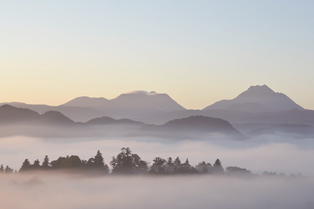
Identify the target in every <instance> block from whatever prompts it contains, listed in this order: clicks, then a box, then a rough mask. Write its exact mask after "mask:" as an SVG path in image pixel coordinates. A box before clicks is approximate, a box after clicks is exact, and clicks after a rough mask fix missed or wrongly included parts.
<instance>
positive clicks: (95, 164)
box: [87, 150, 109, 174]
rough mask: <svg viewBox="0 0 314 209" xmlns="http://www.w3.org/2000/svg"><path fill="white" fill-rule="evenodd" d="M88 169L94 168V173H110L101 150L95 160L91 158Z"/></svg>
mask: <svg viewBox="0 0 314 209" xmlns="http://www.w3.org/2000/svg"><path fill="white" fill-rule="evenodd" d="M87 167H89V168H92V170H93V171H97V172H98V173H102V174H108V173H109V167H108V165H106V164H105V162H104V158H103V156H102V154H101V152H100V151H99V150H98V151H97V153H96V155H95V157H94V158H90V159H89V160H88V161H87Z"/></svg>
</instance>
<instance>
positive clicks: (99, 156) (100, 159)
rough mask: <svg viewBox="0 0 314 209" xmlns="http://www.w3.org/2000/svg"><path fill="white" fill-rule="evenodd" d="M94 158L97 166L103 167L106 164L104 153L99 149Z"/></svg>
mask: <svg viewBox="0 0 314 209" xmlns="http://www.w3.org/2000/svg"><path fill="white" fill-rule="evenodd" d="M94 159H95V160H94V164H95V165H96V166H99V167H102V166H104V165H105V163H104V158H103V157H102V154H101V153H100V151H99V150H98V151H97V154H96V155H95V157H94Z"/></svg>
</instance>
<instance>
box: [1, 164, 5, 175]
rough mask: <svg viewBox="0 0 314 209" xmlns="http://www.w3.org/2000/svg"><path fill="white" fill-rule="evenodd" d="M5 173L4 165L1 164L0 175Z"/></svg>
mask: <svg viewBox="0 0 314 209" xmlns="http://www.w3.org/2000/svg"><path fill="white" fill-rule="evenodd" d="M2 173H4V168H3V165H2V164H1V166H0V174H2Z"/></svg>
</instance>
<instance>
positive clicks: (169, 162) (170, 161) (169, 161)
mask: <svg viewBox="0 0 314 209" xmlns="http://www.w3.org/2000/svg"><path fill="white" fill-rule="evenodd" d="M167 165H168V166H172V165H174V163H173V162H172V158H171V157H168V159H167Z"/></svg>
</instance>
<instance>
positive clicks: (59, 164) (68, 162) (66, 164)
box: [50, 155, 83, 170]
mask: <svg viewBox="0 0 314 209" xmlns="http://www.w3.org/2000/svg"><path fill="white" fill-rule="evenodd" d="M50 165H51V167H52V168H53V169H67V170H71V169H78V168H81V167H82V165H83V163H82V161H81V159H80V158H79V157H78V156H76V155H71V157H69V156H67V157H59V158H58V159H57V160H54V161H52V162H51V163H50Z"/></svg>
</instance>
